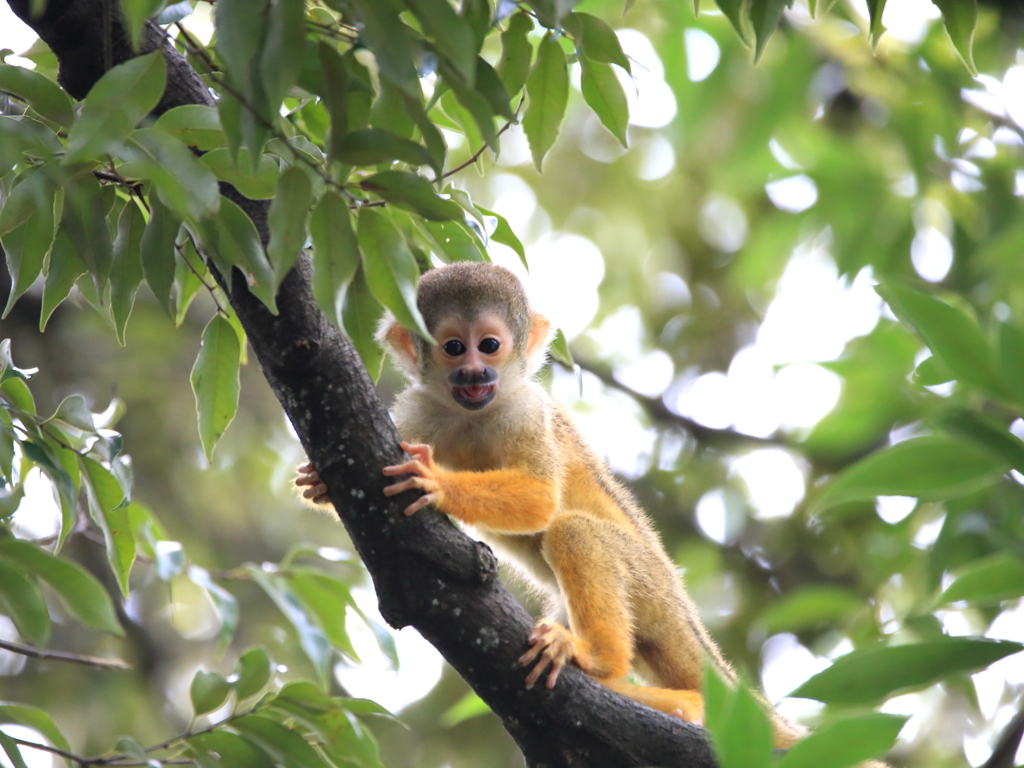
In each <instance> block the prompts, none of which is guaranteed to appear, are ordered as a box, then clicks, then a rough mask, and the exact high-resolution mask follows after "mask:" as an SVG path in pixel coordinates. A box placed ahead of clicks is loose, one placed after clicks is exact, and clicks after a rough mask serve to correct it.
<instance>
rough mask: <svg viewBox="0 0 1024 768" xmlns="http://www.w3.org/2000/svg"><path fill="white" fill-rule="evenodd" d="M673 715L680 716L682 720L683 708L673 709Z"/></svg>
mask: <svg viewBox="0 0 1024 768" xmlns="http://www.w3.org/2000/svg"><path fill="white" fill-rule="evenodd" d="M672 717H678V718H679V719H680V720H682V719H683V710H681V709H673V710H672Z"/></svg>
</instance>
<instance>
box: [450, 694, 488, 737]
mask: <svg viewBox="0 0 1024 768" xmlns="http://www.w3.org/2000/svg"><path fill="white" fill-rule="evenodd" d="M490 711H491V708H490V707H489V706H487V703H486V702H485V701H484V700H483V699H481V698H480V697H479V696H477V695H476V694H475V693H473V691H470V692H469V693H467V694H466V695H465V696H463V697H462V698H461V699H459V700H458V701H456V702H455V703H454V704H452V705H451V706H450V707H449V708H448V709H447V710H445V712H444V714H442V715H441V717H440V718H438V723H439V724H440V725H441V727H442V728H454V727H455V726H456V725H458V724H459V723H462V722H465V721H466V720H470V719H472V718H474V717H479V716H480V715H486V714H487V713H488V712H490Z"/></svg>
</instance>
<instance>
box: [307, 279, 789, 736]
mask: <svg viewBox="0 0 1024 768" xmlns="http://www.w3.org/2000/svg"><path fill="white" fill-rule="evenodd" d="M417 304H418V306H419V310H420V312H421V313H422V315H423V318H424V320H425V322H426V326H427V328H428V329H429V330H430V333H431V334H432V335H433V336H434V338H435V339H436V340H437V344H436V345H431V344H429V343H428V342H427V341H425V340H424V339H422V338H420V337H418V336H414V335H413V334H411V333H410V332H409V331H407V330H406V329H405V328H403V327H401V326H400V325H399V324H398V323H397V322H396V321H395V320H394V318H392V317H390V316H388V317H386V318H385V320H384V321H383V322H382V324H381V327H380V330H379V333H378V339H379V340H380V341H381V342H382V344H383V346H385V347H386V348H387V349H388V350H389V351H390V352H391V353H392V354H393V355H394V356H395V358H396V359H397V361H398V363H399V365H400V366H401V367H402V369H403V370H404V372H405V373H406V375H407V376H408V378H409V380H410V383H409V386H408V387H407V388H406V389H405V390H404V391H403V392H402V393H401V394H400V395H399V396H398V400H397V402H396V404H395V407H394V417H395V422H396V424H397V426H398V430H399V432H400V433H401V435H402V437H403V439H404V440H405V442H403V443H402V450H404V451H405V452H406V453H408V454H409V455H410V457H411V458H410V459H409V460H408V461H406V462H405V463H403V464H399V465H397V466H392V467H387V468H385V469H384V474H385V475H388V476H391V477H396V476H401V475H409V476H410V477H407V478H406V479H404V480H400V481H398V482H395V483H394V484H391V485H388V486H387V487H385V488H384V493H385V494H386V495H388V496H392V495H395V494H397V493H401V492H403V491H407V490H409V489H412V488H418V489H421V490H422V491H424V493H423V495H422V496H421V497H420V498H419V499H417V500H416V501H414V502H413V503H412V504H411V505H409V507H408V508H406V510H405V514H407V515H413V514H415V513H416V512H418V511H419V510H421V509H423V508H424V507H426V506H427V505H431V504H432V505H433V506H434V507H435V508H436V509H438V510H440V511H442V512H444V513H445V514H447V515H450V516H452V517H454V518H456V519H457V520H459V521H461V522H462V523H466V524H468V525H470V526H472V527H473V528H474V529H475V530H476V531H477V532H478V533H479V534H480V536H481V537H482V538H483V539H484V540H485V541H486V542H487V543H488V544H490V545H491V546H492V547H494V549H495V550H497V552H498V554H499V556H501V557H502V559H504V560H507V561H509V562H511V563H512V564H513V565H514V566H515V567H516V568H517V569H518V570H520V571H521V572H522V573H523V574H524V575H525V576H526V577H527V579H528V580H529V581H531V582H532V583H533V584H535V585H537V586H538V587H540V588H541V589H542V590H543V591H544V592H545V593H546V594H547V595H548V603H547V607H546V612H545V616H546V618H542V619H540V620H539V621H538V622H537V624H536V625H535V627H534V629H533V631H532V632H531V633H530V636H529V638H528V639H527V642H528V645H529V648H528V650H527V651H526V652H525V653H524V654H523V655H522V657H521V658H520V659H519V663H520V664H521V665H522V666H523V667H529V668H530V669H529V672H528V673H527V674H526V685H527V687H532V686H533V685H534V684H535V683H537V682H538V681H540V680H541V679H542V678H543V679H544V684H545V685H546V686H547V687H548V688H552V687H554V685H555V683H556V682H557V680H558V675H559V673H560V672H561V670H562V669H563V668H564V667H565V665H566V664H568V663H569V662H573V663H574V664H576V665H577V666H578V667H579V668H580V669H582V670H583V671H584V672H586V673H587V674H588V675H590V676H592V677H594V678H595V679H597V680H598V681H599V682H601V683H603V684H604V685H606V686H607V687H608V688H611V689H612V690H613V691H617V692H619V693H621V694H623V695H625V696H627V697H629V698H631V699H634V700H635V701H638V702H641V703H643V704H646V705H648V706H650V707H653V708H654V709H658V710H661V711H662V712H666V713H669V714H674V715H677V716H681V717H683V718H684V719H686V720H689V721H691V722H696V723H701V722H702V721H703V713H704V703H703V698H702V696H701V693H700V687H701V678H702V672H703V666H704V663H705V660H706V659H708V658H710V659H711V661H712V662H713V663H714V664H715V665H716V666H717V667H718V668H719V670H720V671H721V673H722V674H723V676H725V677H726V679H728V680H730V681H733V682H735V680H736V676H735V673H734V672H733V671H732V669H731V667H730V666H729V665H728V663H726V661H725V660H724V659H723V658H722V655H721V653H720V652H719V650H718V648H717V647H716V645H715V644H714V642H713V641H712V639H711V637H710V636H709V635H708V632H707V630H706V629H705V628H704V626H703V625H702V624H701V622H700V619H699V618H698V616H697V611H696V609H695V608H694V606H693V603H692V602H691V601H690V599H689V597H687V595H686V592H685V590H684V589H683V586H682V584H681V582H680V579H679V576H678V574H677V573H676V568H675V566H674V565H673V563H672V561H671V560H670V559H669V557H668V555H667V554H666V553H665V550H664V548H663V547H662V545H661V542H660V541H659V539H658V536H657V534H656V533H655V532H654V530H653V529H652V527H651V524H650V522H649V521H648V519H647V517H646V515H645V514H644V513H643V512H642V511H641V510H640V509H639V508H638V507H637V505H636V503H635V502H634V501H633V499H632V498H631V497H630V494H629V493H628V492H627V491H626V490H625V489H624V488H623V487H622V486H621V485H619V484H618V483H617V482H616V481H615V480H614V479H613V478H612V476H611V474H610V473H609V471H608V469H607V467H606V466H605V464H604V462H603V461H601V460H600V459H598V457H597V456H596V455H595V454H594V452H593V451H592V450H591V449H590V448H589V447H588V446H587V445H586V444H585V443H584V442H583V440H582V438H581V437H580V435H579V433H578V432H577V430H576V427H575V426H574V425H573V423H572V422H571V421H570V419H569V417H568V416H567V415H566V414H565V412H564V411H563V410H562V409H561V408H560V407H559V406H558V405H557V404H556V403H555V402H554V401H553V400H552V399H551V397H550V395H548V393H547V392H546V391H545V390H544V389H543V388H542V387H541V386H540V385H539V384H538V383H536V382H535V381H534V380H533V377H534V374H535V373H536V372H537V371H538V370H539V369H540V367H541V366H542V365H543V363H544V361H545V357H546V354H547V347H548V343H549V341H550V338H551V326H550V323H549V322H548V321H547V320H546V319H545V318H544V317H542V316H541V315H539V314H537V313H535V312H533V311H531V309H530V306H529V304H528V302H527V298H526V294H525V292H524V291H523V287H522V285H521V284H520V282H519V280H518V279H517V278H516V277H515V275H513V274H512V272H510V271H508V270H507V269H504V268H502V267H499V266H495V265H492V264H485V263H479V262H458V263H455V264H451V265H449V266H445V267H441V268H439V269H434V270H431V271H428V272H427V273H426V274H424V275H423V277H422V278H421V280H420V284H419V292H418V297H417ZM300 473H301V474H300V477H299V478H298V479H297V480H296V484H297V485H300V486H308V487H307V488H306V489H305V491H304V492H303V496H304V497H305V498H306V499H310V500H312V501H313V502H315V503H327V501H328V499H327V496H326V493H327V488H326V486H324V485H323V484H322V483H321V482H320V479H319V476H318V475H317V473H316V470H315V469H314V468H313V467H312V466H311V465H308V464H307V465H306V466H304V467H302V468H300ZM566 624H568V627H566ZM631 669H633V670H635V671H636V673H638V674H639V675H640V676H641V677H642V678H644V679H647V680H650V681H651V682H653V683H656V684H657V686H658V687H647V686H642V685H636V684H634V683H631V682H629V681H627V679H626V677H627V675H629V673H630V670H631ZM774 720H775V726H774V727H775V732H776V737H775V738H776V744H777V746H780V747H784V746H789V745H790V744H792V743H793V742H794V741H796V740H797V739H798V738H800V736H801V735H802V731H801V730H800V729H798V728H797V727H796V726H794V725H792V724H790V723H788V722H786V721H785V720H783V719H782V718H780V717H779V716H778V715H775V716H774Z"/></svg>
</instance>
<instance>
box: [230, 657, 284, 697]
mask: <svg viewBox="0 0 1024 768" xmlns="http://www.w3.org/2000/svg"><path fill="white" fill-rule="evenodd" d="M273 666H274V665H273V662H271V660H270V656H268V655H267V652H266V651H265V650H263V649H262V648H250V649H249V650H248V651H246V652H245V653H243V654H242V656H241V658H239V660H238V664H237V665H236V666H235V672H236V674H237V675H238V680H236V681H235V684H234V687H235V695H236V696H237V697H238V700H239V701H241V700H243V699H247V698H249V697H250V696H255V695H256V694H257V693H259V692H260V691H262V690H263V688H264V687H265V686H266V684H267V683H269V682H270V677H271V675H272V674H273Z"/></svg>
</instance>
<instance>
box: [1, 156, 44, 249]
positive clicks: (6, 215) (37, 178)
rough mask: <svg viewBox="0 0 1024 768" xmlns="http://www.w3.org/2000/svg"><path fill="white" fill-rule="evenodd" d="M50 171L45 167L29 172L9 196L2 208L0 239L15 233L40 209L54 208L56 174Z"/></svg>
mask: <svg viewBox="0 0 1024 768" xmlns="http://www.w3.org/2000/svg"><path fill="white" fill-rule="evenodd" d="M50 170H51V168H50V167H49V166H43V167H41V168H37V169H35V170H33V171H29V172H28V173H26V174H25V175H24V176H23V177H22V179H21V181H19V182H18V183H17V184H16V185H15V186H14V188H13V189H12V190H11V191H10V194H8V195H7V199H6V200H4V204H3V207H2V208H0V237H3V236H5V235H6V234H7V233H9V232H13V231H14V229H15V228H16V227H18V226H20V225H21V224H23V223H25V222H26V221H28V220H29V219H30V218H31V217H32V216H33V214H35V213H36V212H37V211H38V210H39V209H41V208H45V207H46V206H47V205H49V206H50V208H51V209H52V208H53V198H54V195H56V193H57V184H56V182H55V180H54V177H55V176H56V174H51V173H50V172H49V171H50Z"/></svg>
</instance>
